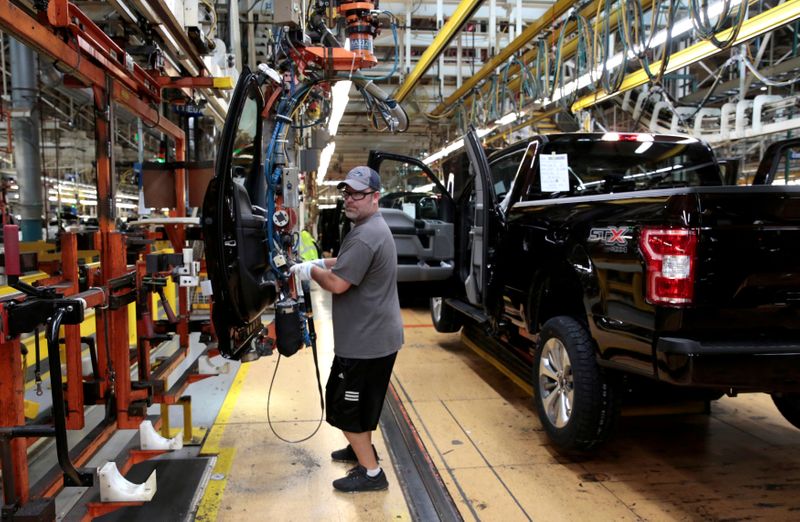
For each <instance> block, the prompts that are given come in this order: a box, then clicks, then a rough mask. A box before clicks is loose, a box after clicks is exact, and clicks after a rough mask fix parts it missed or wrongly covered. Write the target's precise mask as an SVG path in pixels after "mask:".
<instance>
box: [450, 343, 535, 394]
mask: <svg viewBox="0 0 800 522" xmlns="http://www.w3.org/2000/svg"><path fill="white" fill-rule="evenodd" d="M461 341H462V342H463V343H464V344H466V345H467V346H469V347H470V348H471V349H472V351H473V352H475V353H477V354H478V355H479V356H480V357H481V358H483V359H484V360H486V361H487V362H488V363H489V364H491V365H492V366H494V367H495V368H497V369H498V370H499V371H500V372H501V373H502V374H503V375H505V376H506V377H508V378H509V379H511V381H512V382H513V383H514V384H516V385H517V386H519V387H520V388H522V389H523V390H524V391H525V392H526V393H528V394H530V395H533V386H531V384H530V383H529V382H525V380H524V379H521V378H520V377H519V376H518V375H517V374H515V373H514V372H512V371H511V370H509V369H508V368H506V367H505V366H504V365H503V364H502V363H500V361H498V360H497V359H495V358H494V357H492V356H491V355H489V354H488V353H486V352H485V351H484V350H483V349H482V348H481V347H480V346H478V345H477V344H475V343H474V342H472V341H471V340H470V339H469V338H468V337H467V336H466V335H464V334H461Z"/></svg>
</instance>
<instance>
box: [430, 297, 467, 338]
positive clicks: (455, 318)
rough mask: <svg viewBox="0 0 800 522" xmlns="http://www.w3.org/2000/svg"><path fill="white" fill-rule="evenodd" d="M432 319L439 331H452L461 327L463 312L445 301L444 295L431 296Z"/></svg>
mask: <svg viewBox="0 0 800 522" xmlns="http://www.w3.org/2000/svg"><path fill="white" fill-rule="evenodd" d="M430 308H431V320H432V321H433V327H434V328H436V331H437V332H441V333H452V332H457V331H459V330H460V329H461V325H462V321H461V314H459V313H458V312H457V311H455V310H453V308H452V307H450V306H448V305H447V303H445V302H444V298H442V297H431V303H430Z"/></svg>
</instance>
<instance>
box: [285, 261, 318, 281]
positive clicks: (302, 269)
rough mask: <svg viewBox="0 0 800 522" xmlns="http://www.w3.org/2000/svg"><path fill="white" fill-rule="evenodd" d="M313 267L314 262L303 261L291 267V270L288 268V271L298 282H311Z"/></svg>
mask: <svg viewBox="0 0 800 522" xmlns="http://www.w3.org/2000/svg"><path fill="white" fill-rule="evenodd" d="M313 266H314V261H304V262H302V263H297V264H295V265H292V266H291V268H289V271H290V272H291V273H292V275H293V276H295V277H296V278H297V280H298V281H300V282H303V281H310V280H311V268H312V267H313Z"/></svg>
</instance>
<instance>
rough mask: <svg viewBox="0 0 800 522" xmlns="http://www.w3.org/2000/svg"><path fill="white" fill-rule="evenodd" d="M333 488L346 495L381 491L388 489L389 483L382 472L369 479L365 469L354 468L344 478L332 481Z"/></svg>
mask: <svg viewBox="0 0 800 522" xmlns="http://www.w3.org/2000/svg"><path fill="white" fill-rule="evenodd" d="M333 487H334V489H338V490H339V491H344V492H347V493H356V492H359V491H381V490H383V489H386V488H388V487H389V481H388V480H386V473H384V472H383V470H381V472H380V473H378V474H377V475H376V476H374V477H370V476H369V475H367V468H365V467H364V466H356V467H355V468H353V469H352V470H350V471H349V472H348V473H347V476H346V477H342V478H340V479H336V480H334V481H333Z"/></svg>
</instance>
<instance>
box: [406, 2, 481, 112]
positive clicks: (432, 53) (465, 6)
mask: <svg viewBox="0 0 800 522" xmlns="http://www.w3.org/2000/svg"><path fill="white" fill-rule="evenodd" d="M482 2H483V0H461V3H460V4H458V7H456V10H455V12H454V13H453V16H451V17H450V19H449V20H448V21H447V23H445V24H444V26H442V29H441V31H439V33H438V34H437V35H436V38H434V39H433V43H432V44H431V46H430V47H428V48H427V49H425V52H424V53H422V56H421V57H420V59H419V61H418V62H417V65H416V67H414V70H413V71H411V74H409V75H408V78H406V80H405V81H404V82H403V85H401V86H400V88H399V89H397V91H396V92H395V93H394V99H395V100H397V101H398V102H402V101H403V100H404V99H405V98H406V96H408V95H409V94H410V93H411V91H412V90H413V89H414V87H416V85H417V83H418V82H419V81H420V79H422V75H423V74H425V71H427V70H428V68H429V67H430V66H431V65H432V64H433V61H434V60H436V58H438V57H439V55H440V54H441V53H442V52H443V51H444V50H445V49H446V48H447V46H448V45H449V44H450V41H451V40H452V39H453V38H454V37H455V36H456V35H457V34H458V32H459V31H461V28H462V27H463V26H464V24H466V23H467V21H469V19H470V18H472V15H473V13H474V12H475V10H476V9H478V7H479V6H480V5H481V3H482Z"/></svg>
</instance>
